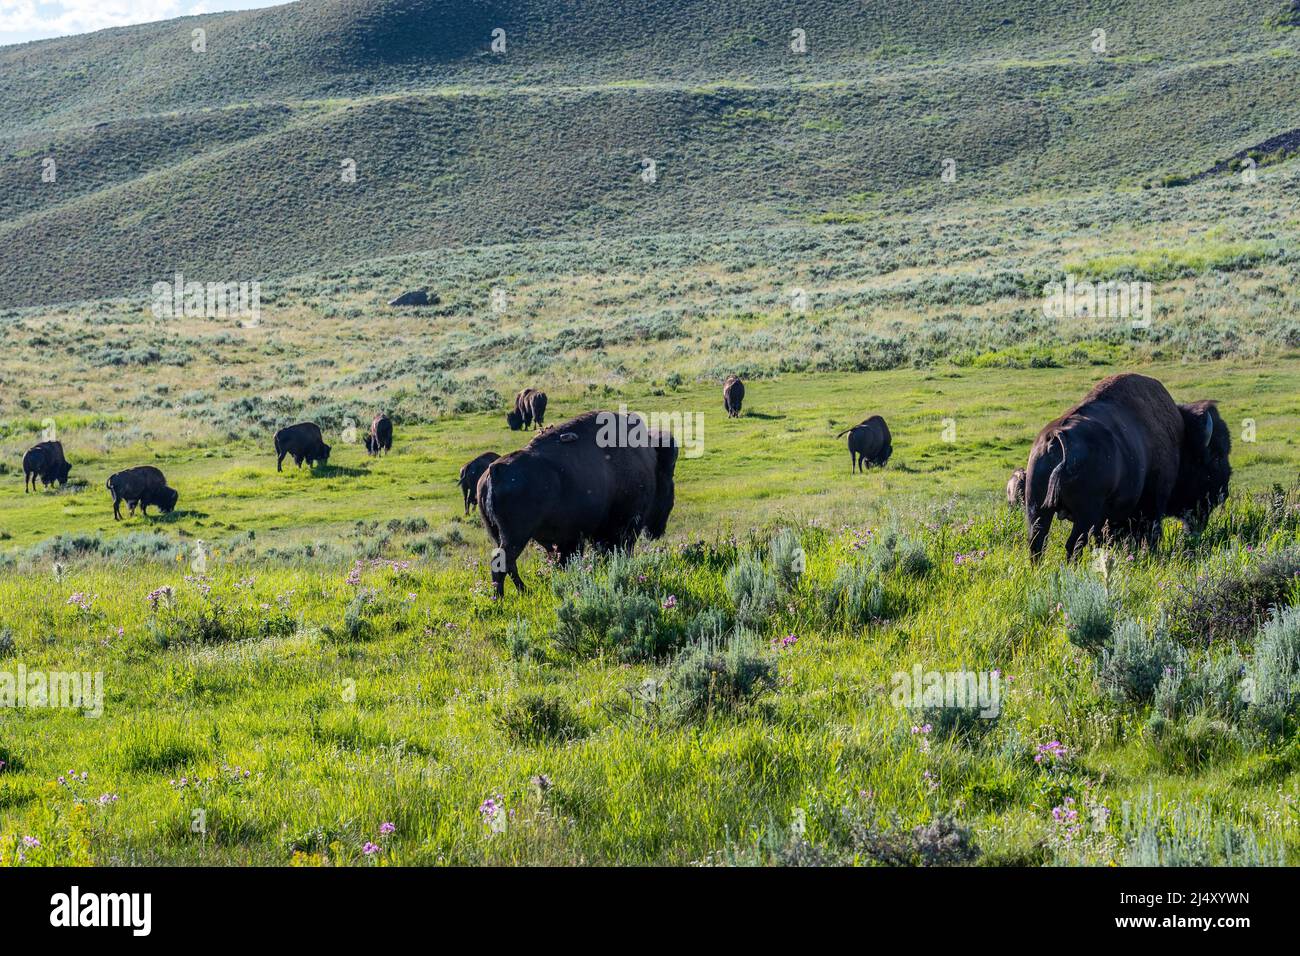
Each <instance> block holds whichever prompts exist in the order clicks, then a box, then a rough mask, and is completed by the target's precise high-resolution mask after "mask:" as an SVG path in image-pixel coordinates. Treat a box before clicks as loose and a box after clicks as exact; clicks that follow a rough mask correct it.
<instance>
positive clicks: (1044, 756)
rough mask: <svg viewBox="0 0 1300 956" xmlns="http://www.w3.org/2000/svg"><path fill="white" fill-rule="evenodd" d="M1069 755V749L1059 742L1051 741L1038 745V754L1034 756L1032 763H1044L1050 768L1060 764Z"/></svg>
mask: <svg viewBox="0 0 1300 956" xmlns="http://www.w3.org/2000/svg"><path fill="white" fill-rule="evenodd" d="M1069 755H1070V751H1069V748H1068V747H1066V746H1065V744H1063V743H1061V742H1060V741H1059V740H1051V741H1048V742H1047V743H1045V744H1039V745H1038V752H1037V753H1036V754H1034V763H1036V764H1042V763H1046V764H1047V766H1049V767H1052V766H1055V765H1056V764H1058V763H1062V762H1064V761H1065V759H1066V758H1067V757H1068V756H1069Z"/></svg>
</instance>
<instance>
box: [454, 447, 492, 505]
mask: <svg viewBox="0 0 1300 956" xmlns="http://www.w3.org/2000/svg"><path fill="white" fill-rule="evenodd" d="M500 457H501V456H500V455H498V454H497V453H496V452H494V451H485V452H483V454H481V455H479V456H478V457H477V458H474V459H471V460H470V461H467V462H466V463H465V465H464V467H462V468H461V470H460V479H459V483H460V491H461V494H463V495H464V496H465V514H469V513H470V510H471V509H472V508H474V507H475V506H477V505H478V494H477V492H478V480H479V479H480V478H482V477H483V472H485V471H487V469H488V465H490V464H492V462H494V461H496V460H497V459H498V458H500Z"/></svg>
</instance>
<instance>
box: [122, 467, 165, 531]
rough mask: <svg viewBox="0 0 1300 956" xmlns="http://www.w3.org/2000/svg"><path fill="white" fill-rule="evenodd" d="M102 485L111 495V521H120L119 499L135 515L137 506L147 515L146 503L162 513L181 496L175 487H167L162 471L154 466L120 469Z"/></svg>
mask: <svg viewBox="0 0 1300 956" xmlns="http://www.w3.org/2000/svg"><path fill="white" fill-rule="evenodd" d="M105 487H107V488H108V490H109V493H110V494H112V496H113V520H114V521H121V520H122V502H124V501H125V502H126V504H127V507H128V508H129V509H130V514H132V515H134V514H135V509H136V507H137V506H138V507H139V508H140V513H141V514H142V515H144V516H145V517H146V518H147V517H148V516H149V506H150V505H153V506H155V507H156V508H158V510H160V511H162V512H163V513H164V514H167V513H169V512H171V511H172V510H173V509H174V508H175V507H176V499H177V498H179V497H180V496H179V495H178V494H177V493H176V489H175V488H169V487H168V486H167V479H166V478H164V477H163V473H162V472H161V471H159V470H158V469H157V468H155V467H154V466H153V465H141V466H140V467H138V468H128V469H127V470H126V471H119V472H118V473H117V474H115V475H113V476H112V477H110V478H109V479H108V482H107V483H106V485H105Z"/></svg>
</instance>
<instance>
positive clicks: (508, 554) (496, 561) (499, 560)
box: [492, 542, 528, 597]
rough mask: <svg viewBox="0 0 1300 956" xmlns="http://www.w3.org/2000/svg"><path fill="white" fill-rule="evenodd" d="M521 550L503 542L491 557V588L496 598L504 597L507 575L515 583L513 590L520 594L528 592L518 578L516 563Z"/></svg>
mask: <svg viewBox="0 0 1300 956" xmlns="http://www.w3.org/2000/svg"><path fill="white" fill-rule="evenodd" d="M522 550H523V548H521V547H519V546H517V545H515V544H509V543H504V542H503V543H502V544H501V545H500V546H499V547H498V548H497V550H496V552H495V553H494V554H493V555H492V587H493V589H494V590H495V591H496V595H497V597H505V593H506V576H507V575H509V577H510V580H511V581H514V582H515V588H516V590H518V591H519V593H520V594H523V593H525V592H526V591H527V590H528V589H527V588H526V587H524V582H523V579H522V578H520V577H519V565H518V564H517V563H516V562H517V561H518V560H519V553H520V552H521V551H522ZM498 569H500V570H498Z"/></svg>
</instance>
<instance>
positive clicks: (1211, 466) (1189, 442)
mask: <svg viewBox="0 0 1300 956" xmlns="http://www.w3.org/2000/svg"><path fill="white" fill-rule="evenodd" d="M1178 411H1179V413H1180V414H1181V415H1182V416H1183V447H1182V456H1181V458H1180V460H1179V465H1178V480H1177V481H1176V482H1175V483H1174V492H1173V494H1172V495H1170V497H1169V514H1171V515H1172V516H1173V517H1175V518H1179V519H1181V520H1182V522H1183V523H1184V524H1185V525H1186V526H1187V528H1188V530H1189V531H1192V530H1199V529H1200V528H1202V527H1204V526H1205V522H1206V521H1208V520H1209V517H1210V512H1211V511H1212V510H1213V509H1214V508H1215V506H1217V505H1219V504H1221V503H1222V502H1223V501H1224V499H1225V498H1227V497H1228V480H1229V479H1230V478H1231V477H1232V465H1231V464H1229V462H1228V457H1229V455H1230V454H1231V452H1232V436H1231V435H1230V434H1229V433H1228V424H1227V422H1225V421H1224V420H1223V417H1222V416H1221V415H1220V414H1219V409H1218V406H1217V405H1216V404H1215V403H1214V402H1213V401H1208V400H1203V401H1199V402H1190V403H1188V404H1186V405H1179V406H1178Z"/></svg>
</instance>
